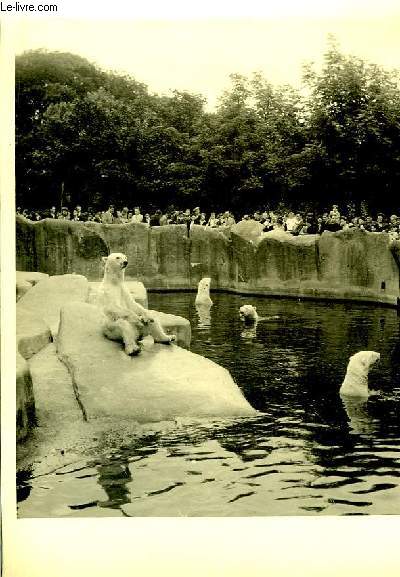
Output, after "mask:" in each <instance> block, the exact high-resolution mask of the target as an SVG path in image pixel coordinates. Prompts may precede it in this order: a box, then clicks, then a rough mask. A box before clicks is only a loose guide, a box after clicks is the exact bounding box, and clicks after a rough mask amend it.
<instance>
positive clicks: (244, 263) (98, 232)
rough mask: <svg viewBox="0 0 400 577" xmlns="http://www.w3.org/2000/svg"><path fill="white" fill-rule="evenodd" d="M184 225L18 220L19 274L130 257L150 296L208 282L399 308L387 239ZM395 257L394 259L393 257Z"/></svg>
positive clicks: (92, 270)
mask: <svg viewBox="0 0 400 577" xmlns="http://www.w3.org/2000/svg"><path fill="white" fill-rule="evenodd" d="M238 232H239V231H237V232H236V233H235V232H233V231H232V232H230V233H229V232H228V231H226V230H224V231H219V230H215V229H209V228H203V227H200V226H193V227H192V229H191V230H190V233H189V234H188V232H187V228H186V226H185V225H168V226H163V227H154V228H147V227H146V226H145V225H143V224H128V225H103V224H99V223H92V222H89V223H86V222H69V221H59V220H50V219H46V220H43V221H39V222H35V223H33V222H30V221H27V220H26V219H24V218H21V217H17V225H16V236H17V270H21V271H24V270H25V271H33V270H34V271H40V272H44V273H48V274H49V275H59V274H65V273H76V274H82V275H84V276H86V277H87V278H88V279H89V280H100V278H101V277H102V275H103V271H102V264H101V257H102V256H104V255H106V254H108V253H109V252H123V253H125V254H126V255H127V256H128V260H129V264H128V267H127V270H126V277H127V279H131V280H134V279H135V280H140V281H142V282H143V283H144V284H145V286H146V287H147V288H149V289H150V290H151V289H194V288H196V286H197V284H198V281H199V280H200V279H201V278H202V277H203V276H210V277H211V279H212V285H211V286H212V289H226V290H233V291H238V292H243V293H255V294H265V295H276V296H298V297H312V298H334V299H335V298H340V299H343V298H344V299H351V300H363V301H371V302H380V303H385V304H391V305H394V304H396V301H397V298H398V297H399V265H398V262H399V258H398V246H397V243H393V244H392V246H391V243H390V240H389V237H388V235H387V234H385V233H379V234H378V233H369V232H366V231H362V230H348V231H340V232H337V233H331V232H324V233H323V234H322V235H321V236H319V235H306V236H299V237H292V236H290V235H283V236H280V237H276V236H273V235H272V236H269V235H268V234H267V235H264V236H263V237H262V238H260V240H258V241H251V240H248V239H246V238H245V237H244V236H241V235H240V234H238ZM396 251H397V252H396Z"/></svg>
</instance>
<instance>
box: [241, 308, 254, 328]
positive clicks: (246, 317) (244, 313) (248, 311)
mask: <svg viewBox="0 0 400 577" xmlns="http://www.w3.org/2000/svg"><path fill="white" fill-rule="evenodd" d="M239 316H240V320H241V321H243V322H244V323H245V324H246V325H252V324H255V323H257V322H258V320H259V316H258V313H257V309H256V307H254V306H253V305H243V306H241V307H240V309H239Z"/></svg>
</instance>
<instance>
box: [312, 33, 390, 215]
mask: <svg viewBox="0 0 400 577" xmlns="http://www.w3.org/2000/svg"><path fill="white" fill-rule="evenodd" d="M304 80H305V83H306V85H307V87H308V89H309V90H310V97H309V102H308V106H309V111H310V117H309V140H310V141H311V142H313V143H314V146H319V147H320V149H321V150H322V151H323V152H322V157H324V158H325V165H324V167H323V169H322V170H321V173H320V174H319V175H318V177H317V178H318V180H319V182H318V183H314V186H315V184H317V185H318V187H319V188H320V191H321V193H322V192H323V193H324V194H326V195H327V196H329V198H330V199H331V200H332V202H342V203H345V202H349V201H355V202H356V203H360V202H361V200H366V201H367V202H369V204H370V205H371V207H373V208H384V207H391V206H393V193H394V192H395V191H396V190H397V189H398V186H399V176H400V155H399V152H400V151H399V142H400V140H399V137H400V92H399V89H398V73H397V72H388V71H385V70H383V69H382V68H380V67H379V66H377V65H374V64H367V63H365V62H364V61H363V60H361V59H359V58H356V57H354V56H346V55H343V54H342V53H341V52H340V51H339V49H338V46H337V44H336V42H335V40H334V38H331V39H330V44H329V48H328V50H327V52H326V54H325V65H324V68H323V70H322V71H321V72H320V73H319V74H318V73H316V72H315V70H314V69H313V67H312V66H307V67H306V68H305V74H304ZM393 208H394V207H393Z"/></svg>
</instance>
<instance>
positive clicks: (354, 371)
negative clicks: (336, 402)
mask: <svg viewBox="0 0 400 577" xmlns="http://www.w3.org/2000/svg"><path fill="white" fill-rule="evenodd" d="M380 358H381V355H380V353H376V352H375V351H359V352H358V353H356V354H355V355H353V356H352V357H350V360H349V364H348V365H347V372H346V376H345V378H344V381H343V383H342V386H341V387H340V391H339V392H340V394H341V395H345V396H349V397H364V398H366V397H368V373H369V371H370V369H371V367H372V366H373V365H374V364H375V363H376V362H377V361H379V359H380Z"/></svg>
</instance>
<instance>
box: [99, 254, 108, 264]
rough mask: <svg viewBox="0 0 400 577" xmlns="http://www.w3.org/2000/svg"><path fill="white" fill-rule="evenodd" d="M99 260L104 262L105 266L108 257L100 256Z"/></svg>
mask: <svg viewBox="0 0 400 577" xmlns="http://www.w3.org/2000/svg"><path fill="white" fill-rule="evenodd" d="M101 260H102V261H103V262H104V264H106V262H107V260H108V256H102V257H101Z"/></svg>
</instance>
